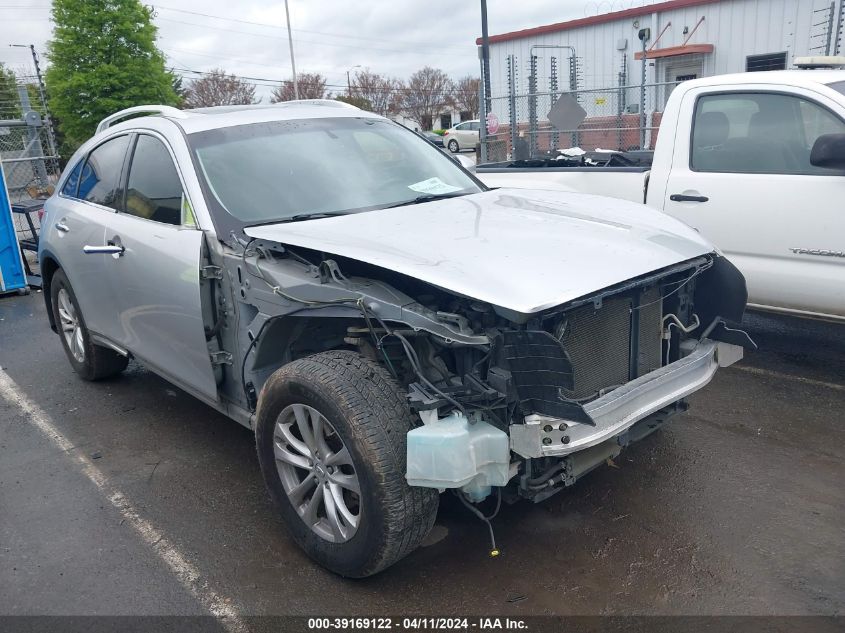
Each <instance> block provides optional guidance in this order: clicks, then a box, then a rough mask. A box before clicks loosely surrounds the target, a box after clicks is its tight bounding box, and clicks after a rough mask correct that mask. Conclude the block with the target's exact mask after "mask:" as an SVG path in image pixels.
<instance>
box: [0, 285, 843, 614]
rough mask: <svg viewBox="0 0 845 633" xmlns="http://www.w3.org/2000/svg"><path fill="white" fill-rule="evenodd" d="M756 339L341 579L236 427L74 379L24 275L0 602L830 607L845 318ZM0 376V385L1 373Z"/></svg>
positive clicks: (139, 386)
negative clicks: (709, 372)
mask: <svg viewBox="0 0 845 633" xmlns="http://www.w3.org/2000/svg"><path fill="white" fill-rule="evenodd" d="M748 329H749V331H750V333H751V334H752V336H753V337H754V338H755V339H756V340H757V341H758V343H759V344H760V347H761V349H760V351H758V352H756V353H752V354H748V355H747V357H746V359H745V360H743V361H742V363H740V364H739V365H738V366H736V367H733V368H728V369H725V370H722V371H720V372H719V373H718V375H717V376H716V378H715V380H714V381H713V382H712V383H711V385H710V386H709V387H707V388H706V389H705V390H704V391H703V392H700V393H699V394H696V395H695V396H694V397H693V398H692V399H691V408H690V410H689V412H688V413H686V414H684V415H683V416H680V417H677V418H675V419H674V420H673V421H672V422H671V423H670V424H668V425H667V426H666V427H665V428H664V429H663V430H661V431H660V432H658V433H656V434H654V435H652V436H650V437H648V438H646V439H645V440H643V441H642V442H641V443H639V444H636V445H634V446H632V447H631V448H630V449H629V450H627V451H625V452H623V453H622V454H621V455H620V456H619V458H617V459H616V461H615V463H614V464H613V465H609V466H606V467H602V468H600V469H598V470H597V471H594V472H593V473H592V474H590V475H589V476H587V477H586V478H585V479H583V480H581V481H580V482H579V483H578V484H577V485H575V486H574V487H572V488H571V489H568V490H565V491H564V492H562V493H561V494H559V495H557V496H556V497H553V498H552V499H550V500H548V501H547V502H545V503H542V504H539V505H533V504H530V503H527V502H523V503H518V504H516V505H513V506H507V507H504V508H503V509H502V511H501V513H500V515H499V516H498V517H497V518H496V519H495V521H494V524H493V525H494V528H495V531H496V538H497V541H498V543H499V545H500V548H501V550H502V555H501V556H499V557H497V558H490V557H489V555H488V537H487V531H486V528H485V527H484V525H483V524H481V523H480V522H479V521H478V520H477V519H475V518H474V517H473V516H471V515H470V514H469V513H468V512H467V511H466V510H465V509H464V508H462V507H461V506H460V505H459V504H457V503H455V502H454V501H453V500H452V499H450V498H448V497H446V498H444V501H443V503H442V504H441V510H440V513H439V516H438V522H437V526H436V527H435V530H434V532H433V533H432V535H431V536H430V537H429V539H428V542H427V543H426V544H425V546H424V547H422V548H420V549H419V550H418V551H417V552H415V553H414V554H412V555H411V556H409V557H407V558H406V559H404V560H402V561H400V562H399V563H398V564H397V565H395V566H393V567H392V568H390V569H388V570H387V571H385V572H383V573H382V574H380V575H378V576H376V577H373V578H369V579H365V580H359V581H350V580H344V579H341V578H339V577H336V576H334V575H332V574H330V573H328V572H326V571H324V570H322V569H321V568H319V567H317V566H316V565H314V564H312V563H311V562H310V561H309V560H308V559H307V558H306V557H305V556H304V555H303V554H302V553H301V552H300V551H299V550H298V549H297V547H296V546H295V545H294V544H293V542H292V541H291V539H290V538H289V537H288V536H287V535H286V533H285V531H284V529H283V526H282V523H281V520H280V518H279V517H278V515H277V514H276V513H275V512H274V509H273V507H272V505H271V504H270V501H269V498H268V496H267V494H266V493H265V490H264V486H263V484H262V481H261V477H260V474H259V470H258V465H257V462H256V458H255V454H254V444H253V437H252V435H251V432H250V431H248V430H247V429H245V428H243V427H241V426H239V425H238V424H236V423H234V422H232V421H230V420H228V419H227V418H225V417H224V416H222V415H220V414H219V413H217V412H215V411H213V410H212V409H210V408H208V407H207V406H205V405H203V404H201V403H200V402H199V401H197V400H195V399H194V398H192V397H191V396H189V395H187V394H185V393H184V392H182V391H180V390H179V389H178V388H176V387H173V386H172V385H170V384H168V383H167V382H165V381H164V380H162V379H161V378H158V377H157V376H155V375H154V374H152V373H150V372H148V371H146V370H145V369H144V368H143V367H141V366H140V365H138V364H137V363H135V362H132V363H130V366H129V369H128V370H127V372H125V374H124V375H122V376H120V377H118V378H116V379H112V380H108V381H105V382H100V383H86V382H83V381H82V380H80V379H79V378H77V376H76V375H75V374H74V373H73V372H72V370H71V368H70V365H69V364H68V362H67V360H66V358H65V356H64V353H63V351H62V347H61V345H60V342H59V339H58V338H57V337H56V336H55V335H54V334H53V333H52V332H51V331H50V330H49V327H48V325H47V318H46V315H45V311H44V306H43V301H42V297H41V295H40V294H32V295H30V296H25V297H22V296H11V297H6V298H2V299H0V367H2V372H0V378H2V379H3V380H2V381H0V391H2V386H3V384H5V385H6V386H8V385H13V387H14V389H15V390H16V394H17V396H16V397H17V399H14V398H11V397H10V396H9V395H8V392H7V393H6V397H0V615H10V614H18V615H21V614H56V615H61V614H99V615H118V614H119V615H142V614H143V615H151V614H161V615H175V614H178V615H192V614H209V613H212V614H215V615H217V616H220V617H222V618H223V620H224V621H225V620H226V618H227V617H228V616H230V615H231V614H241V615H247V616H248V615H264V614H276V615H289V614H298V615H328V614H342V615H362V616H372V615H378V614H393V615H396V614H410V613H415V614H430V615H439V616H445V615H452V614H476V615H480V614H500V615H514V616H525V615H533V614H556V615H572V614H579V615H585V614H589V615H608V614H611V615H612V614H623V615H628V614H662V615H667V614H669V615H671V614H720V615H731V614H733V615H749V614H756V615H833V614H842V613H843V609H845V546H843V544H845V486H844V485H843V482H844V481H845V465H844V464H843V459H842V446H843V445H845V415H843V412H844V411H845V327H843V326H841V325H839V326H837V325H832V324H825V323H819V322H812V321H801V320H797V319H790V318H781V317H777V318H775V317H769V316H754V317H752V318H751V319H750V320H749V323H748ZM3 381H5V383H4V382H3Z"/></svg>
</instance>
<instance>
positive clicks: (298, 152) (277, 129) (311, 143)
mask: <svg viewBox="0 0 845 633" xmlns="http://www.w3.org/2000/svg"><path fill="white" fill-rule="evenodd" d="M188 140H189V143H190V145H191V147H192V149H193V150H194V152H195V155H196V158H197V162H198V164H199V167H200V169H199V170H198V171H199V172H200V174H201V176H202V178H204V180H205V183H206V185H207V189H208V190H209V192H210V194H211V195H210V196H209V197H210V198H211V203H212V211H213V212H215V213H216V215H218V217H221V218H222V220H223V222H227V220H226V219H225V216H220V214H219V211H216V209H217V208H222V211H224V212H225V213H227V214H228V215H229V216H231V217H232V218H234V219H235V220H237V221H240V222H241V223H243V224H258V223H271V222H280V221H285V220H287V219H291V218H294V216H296V218H297V219H304V218H306V217H307V216H309V215H316V214H345V213H355V212H361V211H368V210H372V209H378V208H383V207H388V206H397V205H399V204H406V203H410V202H413V201H414V200H416V199H418V198H420V197H421V196H431V195H450V196H451V195H462V194H468V193H478V192H479V191H482V188H481V186H480V185H479V184H478V183H477V182H476V181H475V180H474V179H473V178H472V177H471V176H469V175H467V174H466V173H465V172H464V171H463V170H462V169H460V167H458V166H457V165H456V164H455V163H454V162H453V161H452V160H451V159H450V158H449V157H447V156H446V155H445V154H444V153H443V152H441V151H440V150H438V149H437V148H435V147H433V146H432V145H431V144H429V143H427V142H426V141H424V140H423V139H421V138H420V137H419V136H417V135H416V134H414V133H413V132H410V131H408V130H406V129H405V128H403V127H401V126H399V125H397V124H395V123H392V122H391V121H384V120H379V119H370V118H364V117H362V118H358V117H337V118H326V119H302V120H290V121H271V122H268V123H253V124H249V125H239V126H233V127H227V128H219V129H215V130H209V131H207V132H197V133H194V134H191V135H190V136H189V137H188Z"/></svg>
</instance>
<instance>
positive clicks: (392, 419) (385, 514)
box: [255, 351, 438, 578]
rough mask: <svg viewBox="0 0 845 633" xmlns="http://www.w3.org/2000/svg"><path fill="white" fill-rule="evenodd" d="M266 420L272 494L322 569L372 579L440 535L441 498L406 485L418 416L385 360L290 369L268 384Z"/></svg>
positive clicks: (264, 463)
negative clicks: (434, 531)
mask: <svg viewBox="0 0 845 633" xmlns="http://www.w3.org/2000/svg"><path fill="white" fill-rule="evenodd" d="M256 419H257V420H256V429H255V437H256V444H257V448H258V461H259V463H260V465H261V471H262V474H263V476H264V481H265V483H266V484H267V488H268V490H269V492H270V496H271V497H272V499H273V501H274V502H275V503H276V505H277V506H278V508H279V510H280V511H281V514H282V518H283V519H284V521H285V524H286V526H287V528H288V530H289V531H290V533H291V535H292V536H293V538H294V540H295V541H296V542H297V544H299V546H300V547H302V549H304V550H305V552H306V553H307V554H308V555H309V556H310V557H311V558H313V559H314V560H315V561H317V562H318V563H320V564H321V565H322V566H324V567H326V568H327V569H329V570H331V571H333V572H335V573H337V574H340V575H342V576H347V577H352V578H361V577H364V576H370V575H372V574H375V573H377V572H379V571H381V570H383V569H385V568H386V567H388V566H390V565H392V564H393V563H395V562H396V561H398V560H399V559H400V558H402V557H403V556H405V555H407V554H408V553H410V552H411V551H413V550H414V549H416V547H417V546H418V545H419V544H420V542H421V541H422V540H423V538H425V536H426V535H427V534H428V532H429V531H430V530H431V527H432V526H433V525H434V520H435V518H436V516H437V505H438V494H437V491H436V490H434V489H430V488H419V487H411V486H408V484H407V482H406V481H405V470H406V434H407V432H408V431H409V430H410V429H411V428H412V426H413V423H414V418H413V417H412V415H411V412H410V410H409V408H408V404H407V401H406V399H405V396H404V394H403V393H402V390H401V388H400V387H399V385H398V384H396V382H395V381H394V380H393V379H392V378H391V377H390V375H389V374H388V373H387V372H386V371H385V369H384V368H383V367H381V366H380V365H378V364H377V363H375V362H373V361H370V360H368V359H366V358H364V357H363V356H361V355H360V354H357V353H355V352H349V351H334V352H324V353H321V354H316V355H314V356H310V357H308V358H304V359H301V360H297V361H294V362H292V363H289V364H287V365H285V366H284V367H282V368H281V369H279V370H277V371H276V372H275V373H274V374H273V375H272V376H271V377H270V378H269V379H268V380H267V382H266V383H265V384H264V387H263V388H262V390H261V395H260V398H259V400H258V410H257V412H256Z"/></svg>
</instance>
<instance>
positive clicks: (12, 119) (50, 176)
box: [0, 77, 61, 265]
mask: <svg viewBox="0 0 845 633" xmlns="http://www.w3.org/2000/svg"><path fill="white" fill-rule="evenodd" d="M4 99H5V100H4V101H3V102H2V103H0V113H2V114H1V115H0V160H2V163H3V172H4V175H5V177H6V187H7V190H8V194H9V200H10V202H11V203H12V208H13V210H21V211H22V210H24V209H26V208H29V209H33V212H30V213H24V212H20V213H17V212H16V213H12V220H13V223H14V226H15V232H16V233H17V236H18V240H19V241H20V242H21V243H22V244H29V245H33V244H35V243H37V235H38V232H39V230H40V223H39V217H38V213H37V212H35V209H37V207H38V203H39V201H41V200H44V199H46V198H47V197H49V196H50V195H51V194H52V193H53V190H54V188H55V185H56V182H57V181H58V178H59V175H60V173H61V168H60V165H59V156H58V152H57V148H56V141H55V136H54V134H53V130H52V127H51V122H50V118H49V113H48V111H47V108H46V104H45V103H44V98H43V92H42V91H41V90H40V89H39V87H38V84H37V83H30V82H29V81H28V79H27V78H26V77H19V84H18V86H17V100H13V97H12V95H7V96H5V97H4ZM24 255H25V257H26V259H27V263H28V264H30V265H35V253H34V251H32V250H26V251H25V252H24Z"/></svg>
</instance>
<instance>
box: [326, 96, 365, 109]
mask: <svg viewBox="0 0 845 633" xmlns="http://www.w3.org/2000/svg"><path fill="white" fill-rule="evenodd" d="M335 100H336V101H343V102H344V103H348V104H350V105H354V106H355V107H356V108H361V109H362V110H369V111H370V112H372V111H373V104H372V103H370V101H369V100H368V99H365V98H364V97H355V96H353V97H350V96H349V95H337V96H336V97H335Z"/></svg>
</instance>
